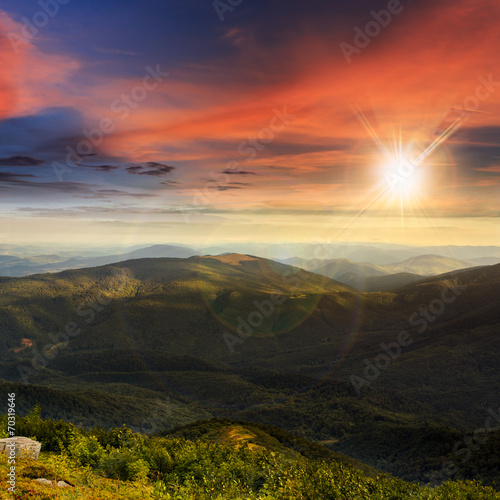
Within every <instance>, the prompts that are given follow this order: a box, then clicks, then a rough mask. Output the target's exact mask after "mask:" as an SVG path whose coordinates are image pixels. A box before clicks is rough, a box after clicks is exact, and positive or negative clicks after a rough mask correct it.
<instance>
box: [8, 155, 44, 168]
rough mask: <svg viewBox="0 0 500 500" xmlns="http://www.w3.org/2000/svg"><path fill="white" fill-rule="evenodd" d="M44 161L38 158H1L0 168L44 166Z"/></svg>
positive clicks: (19, 156)
mask: <svg viewBox="0 0 500 500" xmlns="http://www.w3.org/2000/svg"><path fill="white" fill-rule="evenodd" d="M43 163H45V162H44V160H38V159H37V158H32V157H31V156H21V155H18V156H11V157H10V158H0V166H4V165H5V166H8V167H35V166H37V165H42V164H43Z"/></svg>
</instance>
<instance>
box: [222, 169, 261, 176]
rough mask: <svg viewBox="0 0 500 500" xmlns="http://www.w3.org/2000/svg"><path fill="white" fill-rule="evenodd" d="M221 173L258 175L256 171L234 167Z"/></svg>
mask: <svg viewBox="0 0 500 500" xmlns="http://www.w3.org/2000/svg"><path fill="white" fill-rule="evenodd" d="M221 174H227V175H257V174H256V173H255V172H251V171H249V170H237V169H232V168H226V170H223V171H222V172H221Z"/></svg>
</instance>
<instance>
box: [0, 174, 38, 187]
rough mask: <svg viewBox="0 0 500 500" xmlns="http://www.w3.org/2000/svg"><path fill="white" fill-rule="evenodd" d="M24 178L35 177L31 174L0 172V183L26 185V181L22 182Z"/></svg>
mask: <svg viewBox="0 0 500 500" xmlns="http://www.w3.org/2000/svg"><path fill="white" fill-rule="evenodd" d="M26 178H35V176H34V175H31V174H13V173H11V172H0V183H9V184H22V183H26V181H24V180H23V179H26ZM31 184H33V183H31Z"/></svg>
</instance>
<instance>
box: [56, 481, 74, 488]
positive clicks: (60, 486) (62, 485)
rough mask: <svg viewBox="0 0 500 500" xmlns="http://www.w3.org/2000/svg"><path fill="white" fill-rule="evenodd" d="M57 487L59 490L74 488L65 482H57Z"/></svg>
mask: <svg viewBox="0 0 500 500" xmlns="http://www.w3.org/2000/svg"><path fill="white" fill-rule="evenodd" d="M57 486H58V487H59V488H73V486H71V485H70V484H68V483H66V482H64V481H57Z"/></svg>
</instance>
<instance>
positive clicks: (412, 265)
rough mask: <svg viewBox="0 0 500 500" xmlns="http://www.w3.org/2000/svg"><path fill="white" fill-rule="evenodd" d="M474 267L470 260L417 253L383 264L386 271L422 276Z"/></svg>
mask: <svg viewBox="0 0 500 500" xmlns="http://www.w3.org/2000/svg"><path fill="white" fill-rule="evenodd" d="M468 267H474V264H472V263H471V262H466V261H461V260H457V259H452V258H450V257H443V256H442V255H419V256H417V257H411V258H409V259H407V260H405V261H403V262H398V263H395V264H389V265H386V266H384V269H385V270H386V272H387V273H391V274H396V273H412V274H419V275H422V276H435V275H437V274H443V273H447V272H449V271H456V270H457V269H465V268H468Z"/></svg>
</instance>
